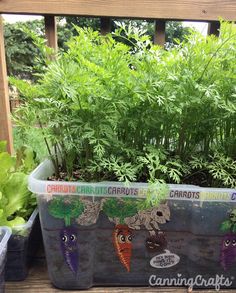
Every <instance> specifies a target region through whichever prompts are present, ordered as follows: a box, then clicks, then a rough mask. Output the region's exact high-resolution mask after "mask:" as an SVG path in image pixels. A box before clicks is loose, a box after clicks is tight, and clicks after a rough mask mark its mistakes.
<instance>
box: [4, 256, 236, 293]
mask: <svg viewBox="0 0 236 293" xmlns="http://www.w3.org/2000/svg"><path fill="white" fill-rule="evenodd" d="M78 291H79V290H76V291H74V290H68V291H67V290H64V291H62V290H59V289H56V288H54V287H53V286H52V285H51V283H50V281H49V278H48V275H47V268H46V263H45V259H44V258H37V259H36V260H35V261H34V265H33V267H31V269H30V272H29V276H28V278H27V279H26V280H25V281H23V282H6V288H5V293H57V292H70V293H75V292H78ZM80 291H81V292H84V293H134V292H135V293H154V292H155V293H157V292H158V293H187V289H186V288H176V287H164V288H160V287H155V288H150V287H149V288H148V287H132V288H127V287H106V288H103V287H94V288H91V289H89V290H80ZM193 292H194V293H215V292H216V291H215V290H197V289H196V290H193ZM220 292H221V293H236V289H233V290H220Z"/></svg>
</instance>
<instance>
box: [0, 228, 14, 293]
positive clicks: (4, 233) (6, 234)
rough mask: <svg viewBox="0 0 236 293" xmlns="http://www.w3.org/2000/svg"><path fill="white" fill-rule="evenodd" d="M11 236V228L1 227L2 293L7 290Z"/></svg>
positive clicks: (0, 285) (0, 279) (0, 272)
mask: <svg viewBox="0 0 236 293" xmlns="http://www.w3.org/2000/svg"><path fill="white" fill-rule="evenodd" d="M10 236H11V229H10V228H9V227H0V292H1V293H3V292H4V288H5V278H4V274H5V264H6V256H7V244H8V241H9V238H10Z"/></svg>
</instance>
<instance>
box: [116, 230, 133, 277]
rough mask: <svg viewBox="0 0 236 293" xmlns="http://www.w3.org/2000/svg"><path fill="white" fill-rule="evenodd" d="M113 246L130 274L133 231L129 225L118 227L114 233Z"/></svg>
mask: <svg viewBox="0 0 236 293" xmlns="http://www.w3.org/2000/svg"><path fill="white" fill-rule="evenodd" d="M112 238H113V245H114V247H115V250H116V253H117V255H118V257H119V260H120V262H121V263H122V264H123V265H124V267H125V268H126V269H127V271H128V272H130V260H131V255H132V238H133V235H132V230H131V229H130V228H129V227H128V226H127V225H122V224H119V225H116V226H115V228H114V231H113V235H112Z"/></svg>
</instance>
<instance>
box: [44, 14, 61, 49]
mask: <svg viewBox="0 0 236 293" xmlns="http://www.w3.org/2000/svg"><path fill="white" fill-rule="evenodd" d="M44 22H45V34H46V38H47V45H48V47H51V48H53V49H54V50H55V51H57V49H58V44H57V23H56V17H55V16H53V15H46V16H45V17H44Z"/></svg>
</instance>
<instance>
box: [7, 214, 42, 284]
mask: <svg viewBox="0 0 236 293" xmlns="http://www.w3.org/2000/svg"><path fill="white" fill-rule="evenodd" d="M12 232H13V233H12V235H11V237H10V239H9V242H8V250H7V263H6V271H5V279H6V281H22V280H24V279H25V278H26V277H27V275H28V270H29V266H30V263H31V261H32V258H33V256H34V255H35V253H36V251H37V249H38V247H39V245H40V242H41V239H42V236H41V229H40V223H39V217H38V209H35V210H34V212H33V213H32V215H31V216H30V218H29V220H28V221H27V222H26V224H24V225H18V226H16V227H14V228H13V231H12Z"/></svg>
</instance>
